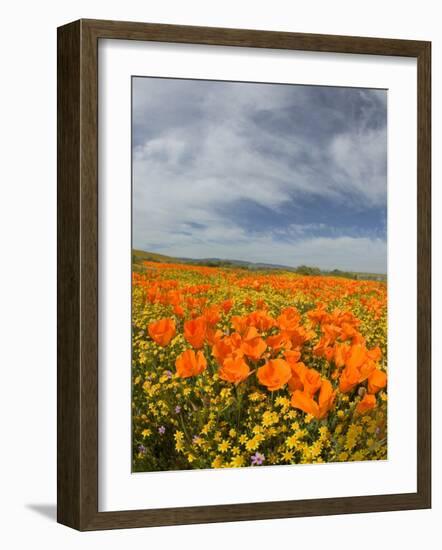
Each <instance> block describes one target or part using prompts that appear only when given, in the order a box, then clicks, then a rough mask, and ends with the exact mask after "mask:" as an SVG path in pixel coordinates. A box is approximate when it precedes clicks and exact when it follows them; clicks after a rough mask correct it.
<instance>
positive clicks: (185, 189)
mask: <svg viewBox="0 0 442 550" xmlns="http://www.w3.org/2000/svg"><path fill="white" fill-rule="evenodd" d="M133 105H134V112H133V137H134V151H133V155H134V163H133V170H134V173H133V193H134V200H133V204H134V212H133V225H134V227H133V229H134V231H133V235H134V246H136V247H139V248H144V249H146V250H149V249H151V250H157V251H161V252H164V253H169V254H173V255H177V256H187V257H214V256H217V257H223V258H236V259H249V260H250V261H267V262H273V263H280V264H287V265H298V264H300V263H310V264H313V265H317V266H319V267H324V268H330V267H341V268H346V269H358V270H364V271H365V270H368V271H385V270H386V234H385V230H386V229H385V228H386V191H387V189H386V149H387V147H386V92H384V91H375V90H357V89H348V88H322V87H309V86H289V85H267V84H266V85H264V84H246V83H223V82H208V81H190V80H173V79H151V78H136V79H134V82H133Z"/></svg>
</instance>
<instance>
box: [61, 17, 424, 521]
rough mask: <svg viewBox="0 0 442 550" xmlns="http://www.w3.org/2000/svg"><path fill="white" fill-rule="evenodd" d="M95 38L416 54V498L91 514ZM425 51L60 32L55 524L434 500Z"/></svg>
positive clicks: (373, 41) (244, 35) (142, 31)
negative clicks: (56, 482)
mask: <svg viewBox="0 0 442 550" xmlns="http://www.w3.org/2000/svg"><path fill="white" fill-rule="evenodd" d="M102 38H108V39H124V40H142V41H146V40H148V41H162V42H175V43H190V44H192V43H193V44H207V45H223V46H238V47H252V48H273V49H285V50H287V49H288V50H290V49H293V50H304V51H319V52H335V53H348V54H369V55H393V56H394V55H398V56H407V57H415V58H417V63H418V144H417V150H418V173H417V178H418V197H417V209H418V251H417V254H418V365H417V368H418V386H417V399H418V431H417V440H418V457H417V464H418V469H417V481H418V490H417V492H416V493H410V494H397V495H378V496H360V497H349V498H336V499H315V500H304V501H300V500H298V501H297V500H293V501H284V502H259V503H246V504H233V505H220V506H197V507H185V508H169V509H157V510H135V511H117V512H99V511H98V307H99V304H98V296H99V294H98V290H99V289H98V121H97V113H98V60H97V53H98V41H99V39H102ZM430 74H431V47H430V43H428V42H421V41H408V40H392V39H382V38H363V37H348V36H331V35H313V34H300V33H283V32H269V31H257V30H239V29H224V28H206V27H189V26H177V25H156V24H148V23H131V22H119V21H97V20H80V21H76V22H74V23H70V24H68V25H65V26H63V27H60V28H59V29H58V129H57V131H58V162H57V171H58V213H57V230H58V313H57V314H58V383H57V390H58V427H57V433H58V455H57V468H58V484H57V493H58V507H57V508H58V513H57V515H58V521H59V522H60V523H63V524H65V525H68V526H70V527H73V528H75V529H79V530H82V531H85V530H95V529H115V528H127V527H148V526H159V525H177V524H188V523H208V522H222V521H246V520H252V519H274V518H281V517H299V516H315V515H330V514H348V513H362V512H376V511H388V510H409V509H418V508H428V507H430V506H431V402H430V395H431V374H430V370H431V365H430V354H431V351H430V346H431V310H430V300H431V279H430V274H431V257H430V246H431V238H430V233H431V219H430V204H431V93H430V90H431V79H430Z"/></svg>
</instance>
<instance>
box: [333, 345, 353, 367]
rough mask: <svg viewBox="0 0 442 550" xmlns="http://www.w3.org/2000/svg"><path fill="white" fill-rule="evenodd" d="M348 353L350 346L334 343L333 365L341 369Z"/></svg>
mask: <svg viewBox="0 0 442 550" xmlns="http://www.w3.org/2000/svg"><path fill="white" fill-rule="evenodd" d="M349 352H350V346H349V345H348V344H345V343H336V344H335V347H334V360H335V365H336V366H337V367H338V368H341V367H343V366H344V365H345V360H346V358H347V355H348V354H349Z"/></svg>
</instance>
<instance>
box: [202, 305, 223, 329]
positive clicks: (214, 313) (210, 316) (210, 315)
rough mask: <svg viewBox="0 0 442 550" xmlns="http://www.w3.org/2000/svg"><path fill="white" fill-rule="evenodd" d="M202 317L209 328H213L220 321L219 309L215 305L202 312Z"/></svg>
mask: <svg viewBox="0 0 442 550" xmlns="http://www.w3.org/2000/svg"><path fill="white" fill-rule="evenodd" d="M203 317H204V318H205V320H206V323H207V324H208V325H209V326H214V325H216V323H217V322H218V321H219V320H220V319H221V315H220V311H219V307H218V306H216V305H213V306H210V307H208V308H207V309H205V310H204V311H203Z"/></svg>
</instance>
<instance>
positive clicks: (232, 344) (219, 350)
mask: <svg viewBox="0 0 442 550" xmlns="http://www.w3.org/2000/svg"><path fill="white" fill-rule="evenodd" d="M241 344H242V341H241V336H240V335H239V334H238V333H237V332H234V333H233V334H231V335H230V336H225V337H224V338H222V339H220V340H218V341H217V342H216V343H215V344H214V346H213V347H212V355H213V357H215V359H216V360H217V362H218V364H219V365H220V366H222V364H223V362H224V359H225V358H226V357H228V356H229V355H240V356H242V355H244V352H243V351H242V349H241Z"/></svg>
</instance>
